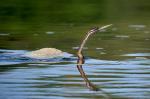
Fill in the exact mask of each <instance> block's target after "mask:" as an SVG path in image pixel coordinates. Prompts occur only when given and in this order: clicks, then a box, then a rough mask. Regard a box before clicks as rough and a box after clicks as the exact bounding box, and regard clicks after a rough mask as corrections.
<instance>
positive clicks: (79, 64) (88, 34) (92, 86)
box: [77, 28, 98, 91]
mask: <svg viewBox="0 0 150 99" xmlns="http://www.w3.org/2000/svg"><path fill="white" fill-rule="evenodd" d="M97 31H98V28H94V29H92V30H90V31H89V32H88V33H87V34H86V36H85V38H84V39H83V41H82V43H81V45H80V47H79V50H78V53H77V55H78V61H77V68H78V70H79V72H80V74H81V76H82V78H83V79H84V81H85V82H86V86H87V87H88V88H89V89H91V90H95V91H97V90H98V89H97V88H96V87H95V85H93V84H92V83H91V82H90V81H89V80H88V78H87V76H86V74H85V72H84V70H83V68H82V64H84V56H83V54H82V50H83V47H84V45H85V43H86V42H87V40H88V38H89V37H90V36H91V35H92V34H94V33H95V32H97Z"/></svg>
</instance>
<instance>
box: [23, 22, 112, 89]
mask: <svg viewBox="0 0 150 99" xmlns="http://www.w3.org/2000/svg"><path fill="white" fill-rule="evenodd" d="M110 26H112V24H109V25H105V26H102V27H100V28H99V27H94V28H92V29H91V30H89V31H88V32H87V33H86V35H85V37H84V39H83V40H82V42H81V44H80V47H79V49H78V51H77V56H78V59H77V69H78V71H79V72H80V74H81V77H82V78H83V79H84V81H85V83H86V86H87V87H88V88H89V89H90V90H93V91H98V90H99V89H98V88H97V87H96V86H95V85H94V84H93V83H91V81H90V80H89V79H88V77H87V76H86V74H85V72H84V70H83V68H82V65H83V64H84V62H85V59H84V55H83V47H84V45H85V44H86V42H87V41H88V39H89V38H90V37H91V35H93V34H95V33H96V32H101V31H103V30H104V29H106V28H108V27H110ZM64 54H66V53H65V52H63V51H61V50H59V49H56V48H41V49H38V50H35V51H31V52H28V53H26V55H25V56H27V57H30V58H36V59H48V58H56V57H57V58H58V57H64ZM70 55H71V54H70Z"/></svg>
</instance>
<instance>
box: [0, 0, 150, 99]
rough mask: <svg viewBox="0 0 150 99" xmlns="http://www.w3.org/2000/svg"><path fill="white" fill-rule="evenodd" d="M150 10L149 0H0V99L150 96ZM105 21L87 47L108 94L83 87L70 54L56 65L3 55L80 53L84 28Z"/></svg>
mask: <svg viewBox="0 0 150 99" xmlns="http://www.w3.org/2000/svg"><path fill="white" fill-rule="evenodd" d="M149 11H150V1H149V0H92V1H91V0H30V1H28V0H3V1H2V0H1V1H0V49H1V50H0V52H1V53H0V54H2V55H0V56H1V57H0V59H1V60H0V89H1V92H0V99H12V98H13V99H70V98H71V99H73V98H74V99H101V98H102V97H103V98H104V99H105V98H106V99H107V98H108V97H105V96H109V98H114V99H116V98H121V99H122V98H129V99H149V97H150V94H149V93H150V87H149V81H150V79H149V76H150V72H149V70H150V66H149V65H150V60H149V58H150V43H149V42H150V20H149V18H150V13H149ZM107 24H113V26H112V27H110V28H108V29H107V30H105V31H102V32H99V33H96V34H95V35H94V36H92V38H90V40H89V41H88V43H87V44H86V46H85V49H84V55H85V56H86V57H87V58H88V59H87V60H86V63H85V65H84V66H85V67H84V68H85V71H86V73H87V74H88V75H89V79H90V80H92V82H94V83H96V85H98V86H99V87H100V88H101V89H102V90H104V91H105V92H106V93H105V95H103V94H104V93H103V94H102V93H101V92H93V91H89V90H88V89H87V88H86V87H85V86H84V82H83V80H82V78H81V77H80V74H79V72H78V71H77V69H76V60H74V58H73V59H72V57H71V58H70V60H71V61H67V62H66V61H65V62H64V61H60V62H58V63H56V64H54V63H39V62H38V63H37V62H35V61H34V62H32V63H30V62H31V61H30V62H29V61H25V60H19V59H10V57H14V56H13V55H8V56H7V54H6V56H7V57H6V58H4V57H3V53H4V54H5V51H7V50H11V51H14V50H16V53H19V52H20V51H30V50H36V49H40V48H45V47H54V48H58V49H60V50H62V51H64V52H68V53H71V54H73V55H74V57H76V52H77V50H76V47H78V46H79V44H80V43H81V40H82V38H83V37H84V35H85V33H86V32H87V31H88V30H90V29H91V28H92V27H95V26H98V27H100V26H103V25H107ZM11 51H10V53H11ZM6 64H7V65H6ZM8 64H9V65H8Z"/></svg>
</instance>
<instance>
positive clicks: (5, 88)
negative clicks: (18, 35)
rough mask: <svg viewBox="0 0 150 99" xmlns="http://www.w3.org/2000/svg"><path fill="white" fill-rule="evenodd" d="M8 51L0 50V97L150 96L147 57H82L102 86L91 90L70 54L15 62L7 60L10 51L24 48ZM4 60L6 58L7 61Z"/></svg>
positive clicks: (105, 98)
mask: <svg viewBox="0 0 150 99" xmlns="http://www.w3.org/2000/svg"><path fill="white" fill-rule="evenodd" d="M12 51H13V50H11V52H12ZM9 52H10V50H1V53H2V54H6V55H5V59H3V57H2V56H1V57H0V58H1V60H0V64H1V66H0V71H1V72H0V86H1V91H0V98H2V99H6V98H8V99H9V98H13V99H29V98H30V99H33V98H35V99H45V98H50V99H59V98H60V99H70V98H71V99H72V98H73V99H91V98H92V99H93V98H94V99H101V98H103V99H110V98H114V99H116V98H118V99H123V98H132V99H148V97H150V95H149V93H150V88H149V81H150V79H149V76H150V72H149V71H150V66H149V65H150V60H149V59H147V58H145V59H142V60H141V59H136V58H132V59H127V60H124V61H108V60H98V59H92V58H88V59H86V63H85V64H84V66H83V68H84V69H85V71H86V73H87V74H88V77H89V79H90V80H91V81H92V82H93V83H94V84H96V85H97V86H98V87H99V88H100V89H101V90H102V91H97V92H94V91H90V90H89V89H87V88H86V87H85V85H84V82H83V80H82V78H81V77H80V75H79V72H78V71H77V69H76V61H74V60H75V58H74V57H70V60H67V61H66V60H64V61H62V60H61V61H60V62H57V63H51V62H45V63H44V62H42V61H38V62H35V61H32V63H30V61H29V60H20V63H19V62H18V65H15V64H13V62H15V61H18V58H15V59H13V60H10V57H12V56H10V55H13V56H14V57H15V56H17V55H18V54H20V53H22V52H24V51H17V52H16V50H14V51H13V52H15V53H16V54H15V55H14V54H8V53H9ZM17 53H18V54H17ZM2 54H1V55H2ZM141 54H142V53H140V55H139V53H137V54H136V53H135V54H130V56H132V55H133V56H135V55H136V56H138V55H139V57H140V56H141ZM144 54H145V53H143V55H144ZM149 54H150V53H147V56H150V55H149ZM143 55H142V57H143ZM3 56H4V55H3ZM7 59H9V61H8V60H7ZM4 60H7V63H8V64H7V65H6V64H5V63H6V62H4ZM21 61H22V62H21ZM53 61H54V60H53ZM9 62H10V63H9ZM11 62H12V63H11Z"/></svg>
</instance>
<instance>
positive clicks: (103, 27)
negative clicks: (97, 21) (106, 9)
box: [98, 24, 113, 31]
mask: <svg viewBox="0 0 150 99" xmlns="http://www.w3.org/2000/svg"><path fill="white" fill-rule="evenodd" d="M112 25H113V24H109V25H105V26H102V27H100V28H99V29H98V30H99V31H101V30H103V29H106V28H108V27H110V26H112Z"/></svg>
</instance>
